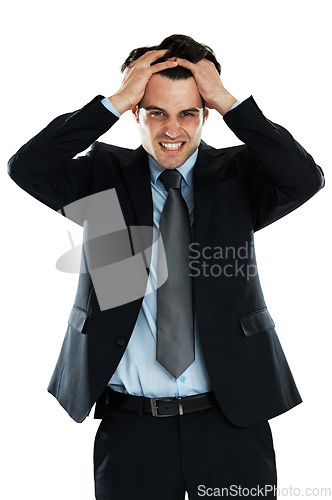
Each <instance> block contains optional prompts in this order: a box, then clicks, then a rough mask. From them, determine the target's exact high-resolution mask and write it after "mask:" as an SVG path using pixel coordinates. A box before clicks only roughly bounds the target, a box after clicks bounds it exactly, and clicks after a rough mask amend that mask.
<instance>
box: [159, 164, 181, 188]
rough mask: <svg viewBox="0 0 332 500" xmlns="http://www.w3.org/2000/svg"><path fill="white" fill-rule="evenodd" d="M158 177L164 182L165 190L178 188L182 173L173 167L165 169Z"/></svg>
mask: <svg viewBox="0 0 332 500" xmlns="http://www.w3.org/2000/svg"><path fill="white" fill-rule="evenodd" d="M159 179H160V180H161V182H162V183H163V184H164V186H165V188H166V189H167V191H168V190H169V189H171V188H175V189H180V188H181V181H182V175H181V174H180V172H178V171H177V170H176V169H175V168H172V169H169V168H167V169H165V170H164V172H162V173H161V174H160V176H159Z"/></svg>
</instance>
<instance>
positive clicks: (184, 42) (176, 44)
mask: <svg viewBox="0 0 332 500" xmlns="http://www.w3.org/2000/svg"><path fill="white" fill-rule="evenodd" d="M162 49H168V51H167V52H166V54H165V55H164V57H161V58H159V59H157V61H155V62H154V63H152V65H154V64H157V63H159V62H163V61H165V60H166V59H169V58H171V57H181V58H182V59H187V60H188V61H190V62H192V63H197V62H198V61H200V60H201V59H204V58H205V59H208V60H209V61H212V62H213V64H214V65H215V67H216V69H217V71H218V73H219V74H220V72H221V67H220V64H219V63H218V61H217V59H216V57H215V55H214V52H213V50H212V49H211V48H210V47H208V46H207V45H203V44H201V43H198V42H196V41H195V40H194V39H193V38H191V37H190V36H186V35H171V36H169V37H167V38H165V39H164V40H163V41H162V42H161V43H160V44H159V45H154V46H151V47H140V48H138V49H134V50H132V51H131V52H130V54H129V56H128V57H127V59H126V60H125V62H124V63H123V64H122V66H121V71H122V72H123V71H124V70H125V69H126V68H127V67H128V66H129V64H130V63H131V62H133V61H136V59H138V58H139V57H141V56H142V55H143V54H145V53H146V52H148V51H149V50H162ZM159 74H160V75H163V76H166V77H167V78H170V79H171V80H187V79H188V78H190V77H191V76H192V73H191V71H189V70H188V69H187V68H184V67H182V66H176V67H175V68H169V69H164V70H163V71H160V72H159Z"/></svg>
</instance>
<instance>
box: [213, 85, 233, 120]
mask: <svg viewBox="0 0 332 500" xmlns="http://www.w3.org/2000/svg"><path fill="white" fill-rule="evenodd" d="M237 101H238V99H236V98H235V97H234V96H232V95H231V94H230V93H229V92H227V90H226V91H225V92H223V93H222V94H220V95H219V96H218V99H217V101H216V103H215V105H214V108H215V109H216V110H217V111H218V113H220V114H221V115H222V116H224V115H225V114H226V113H227V111H229V110H230V109H231V107H232V106H233V104H235V103H236V102H237Z"/></svg>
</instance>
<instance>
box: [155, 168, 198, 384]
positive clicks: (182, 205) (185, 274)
mask: <svg viewBox="0 0 332 500" xmlns="http://www.w3.org/2000/svg"><path fill="white" fill-rule="evenodd" d="M159 179H160V180H161V182H162V183H163V184H164V186H165V187H166V189H167V191H168V196H167V199H166V201H165V205H164V208H163V211H162V214H161V217H160V226H159V230H160V233H161V237H162V241H163V244H164V248H165V254H166V260H167V272H168V277H167V280H166V281H165V283H164V284H163V285H162V286H161V287H159V288H158V289H157V361H158V362H159V363H160V364H161V365H162V366H163V367H164V368H165V369H166V370H167V371H168V372H169V373H170V374H171V375H173V377H175V378H178V377H179V376H180V375H181V373H183V372H184V371H185V370H186V369H187V368H188V366H189V365H191V363H192V362H193V361H194V359H195V344H194V322H193V293H192V278H191V276H190V275H189V272H190V269H189V250H190V249H189V245H190V242H191V235H190V220H189V212H188V207H187V204H186V202H185V200H184V199H183V197H182V194H181V181H182V175H181V174H180V172H178V171H177V170H175V169H167V170H166V169H165V170H164V172H162V174H160V176H159Z"/></svg>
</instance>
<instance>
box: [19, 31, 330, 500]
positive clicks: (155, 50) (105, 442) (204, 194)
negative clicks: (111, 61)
mask: <svg viewBox="0 0 332 500" xmlns="http://www.w3.org/2000/svg"><path fill="white" fill-rule="evenodd" d="M122 69H123V70H124V71H125V73H124V79H123V82H122V84H121V86H120V88H119V90H118V91H117V92H116V93H115V94H113V95H112V96H111V97H110V98H103V97H102V96H97V97H96V98H94V99H93V100H92V101H91V102H90V103H88V104H87V105H85V106H84V107H83V108H82V109H80V110H78V111H76V112H75V113H69V114H65V115H62V116H60V117H58V118H56V119H55V120H54V121H52V122H51V123H50V124H49V125H48V126H47V127H46V128H45V129H44V130H42V131H41V132H40V133H39V134H38V135H37V136H36V137H34V138H33V139H31V141H29V142H28V143H27V144H26V145H25V146H23V147H22V148H21V149H20V150H19V151H18V152H17V153H16V155H14V156H13V157H12V158H11V160H10V161H9V174H10V176H11V177H12V179H13V180H14V181H15V182H16V183H17V184H18V185H19V186H21V187H22V188H23V189H25V190H26V191H27V192H28V193H30V194H31V195H33V196H34V197H36V198H37V199H38V200H40V201H42V202H43V203H45V204H46V205H48V206H50V207H51V208H52V209H54V210H58V211H60V212H61V213H62V214H63V215H66V216H69V215H70V214H71V215H73V213H74V212H75V210H76V207H77V206H78V205H77V203H80V202H78V200H83V201H86V200H89V199H90V200H91V197H93V196H96V195H97V193H101V192H106V191H107V190H114V189H115V191H116V194H117V197H118V200H119V204H120V206H121V211H122V214H123V217H124V220H125V224H126V226H127V227H128V228H134V227H141V228H144V227H151V228H152V227H154V228H155V229H156V230H160V233H161V237H162V243H163V246H161V245H159V246H158V248H156V245H152V246H151V244H152V242H153V241H154V240H153V235H152V233H151V236H149V237H147V239H145V245H143V247H144V248H148V247H150V248H152V250H151V255H150V259H148V260H149V262H148V265H147V267H148V268H149V269H148V274H147V281H146V282H145V286H146V290H147V293H146V295H145V296H144V297H142V296H140V295H139V294H135V293H134V294H133V296H132V300H130V301H127V302H125V303H122V304H119V305H117V306H116V307H107V306H105V305H101V295H100V294H99V292H98V289H97V286H96V285H95V282H94V280H93V272H94V269H93V266H92V265H91V262H92V261H93V259H94V258H95V257H96V255H94V256H93V257H91V256H92V254H93V251H92V250H91V245H90V243H91V241H89V239H90V238H84V246H83V251H82V260H84V262H85V264H86V268H85V271H86V272H85V271H82V272H81V274H80V278H79V284H78V290H77V294H76V297H75V302H74V306H73V309H72V312H71V315H70V318H69V321H68V323H69V325H68V329H67V333H66V337H65V340H64V343H63V347H62V350H61V353H60V356H59V360H58V363H57V366H56V369H55V371H54V374H53V377H52V379H51V382H50V385H49V388H48V390H49V392H51V393H52V394H53V395H54V396H55V397H56V398H57V399H58V401H59V402H60V404H61V405H62V406H63V407H64V408H65V409H66V411H67V412H68V413H69V415H70V416H71V417H72V418H73V419H74V420H75V421H77V422H82V421H83V420H84V419H85V418H86V416H87V415H88V414H89V412H90V410H91V408H92V406H93V405H94V403H97V404H96V410H95V418H102V421H101V424H100V426H99V429H98V432H97V435H96V440H95V450H94V467H95V490H96V499H97V500H106V499H107V500H110V499H112V500H114V499H116V500H118V499H121V500H127V499H133V498H135V499H145V500H152V499H157V498H158V499H160V500H163V499H165V500H166V499H167V500H170V499H172V500H180V499H183V498H184V495H185V491H187V492H188V494H189V498H190V500H192V499H196V498H201V497H202V496H213V495H214V496H221V491H222V489H223V488H225V489H228V494H229V495H230V494H231V492H233V494H234V493H235V494H237V495H239V496H241V491H242V494H243V495H245V496H248V497H250V498H253V497H256V496H259V495H260V496H261V495H262V494H263V495H265V496H271V497H273V496H275V490H274V487H275V486H276V467H275V456H274V450H273V442H272V436H271V431H270V427H269V424H268V419H270V418H272V417H275V416H277V415H279V414H281V413H283V412H285V411H287V410H289V409H290V408H292V407H294V406H295V405H297V404H299V403H300V402H301V397H300V395H299V393H298V390H297V388H296V385H295V383H294V380H293V377H292V374H291V372H290V369H289V367H288V364H287V361H286V358H285V356H284V353H283V350H282V348H281V345H280V343H279V340H278V337H277V334H276V330H275V325H274V322H273V320H272V318H271V316H270V314H269V312H268V309H267V307H266V304H265V300H264V297H263V293H262V290H261V287H260V283H259V277H258V274H257V268H256V260H255V253H254V246H253V233H254V232H255V231H257V230H259V229H262V228H263V227H265V226H267V225H268V224H271V223H272V222H274V221H275V220H277V219H279V218H281V217H283V216H284V215H286V214H287V213H289V212H291V211H292V210H294V209H296V208H297V207H299V206H300V205H301V204H302V203H304V202H305V201H307V200H308V199H309V198H310V197H311V196H313V195H314V194H315V193H316V192H317V191H319V189H321V188H322V187H323V186H324V178H323V173H322V170H321V168H320V167H319V166H317V165H316V164H315V163H314V161H313V159H312V157H311V156H310V155H309V154H308V153H307V152H306V151H305V150H304V149H303V148H302V146H301V145H300V144H298V143H297V142H296V141H295V140H294V139H293V137H292V136H291V134H290V133H289V132H288V131H287V130H286V129H285V128H283V127H282V126H280V125H277V124H275V123H273V122H271V121H270V120H268V119H267V118H265V116H264V115H263V113H262V112H261V110H260V109H259V108H258V106H257V104H256V102H255V101H254V99H253V98H252V96H251V97H249V98H248V99H246V100H245V101H243V102H242V103H240V102H239V101H237V99H236V98H235V97H234V96H233V95H231V94H230V93H229V92H228V91H227V90H226V89H225V88H224V86H223V84H222V81H221V79H220V65H219V63H218V62H217V60H216V58H215V55H214V53H213V51H212V50H211V49H210V48H209V47H207V46H205V45H201V44H198V43H197V42H195V41H194V40H193V39H191V38H190V37H187V36H183V35H173V36H171V37H168V38H166V39H165V40H164V41H163V42H162V43H161V44H160V45H159V46H155V47H150V48H148V47H144V48H140V49H136V50H134V51H132V53H131V54H130V55H129V57H128V58H127V60H126V61H125V63H124V65H123V68H122ZM209 109H215V110H216V111H217V112H218V113H219V114H220V115H221V116H223V119H224V121H225V123H226V124H227V125H228V126H229V127H230V129H231V130H232V131H233V132H234V133H235V134H236V135H237V137H238V138H239V139H240V140H241V141H242V142H243V143H244V144H243V145H240V146H235V147H229V148H222V149H214V148H212V147H210V146H208V145H206V144H205V143H204V142H202V141H201V132H202V127H203V125H204V123H205V121H206V120H207V118H208V114H209ZM129 110H131V111H132V112H133V114H134V119H135V120H136V121H137V123H138V125H139V132H140V137H141V142H142V146H141V147H139V148H138V149H137V150H135V151H132V150H129V149H124V148H119V147H116V146H111V145H107V144H103V143H100V142H96V140H97V139H98V137H100V135H102V134H103V133H105V132H106V131H107V130H108V129H109V128H110V127H111V126H113V125H114V124H115V123H116V122H117V120H118V119H119V116H120V115H122V114H123V113H125V112H126V111H129ZM91 144H93V147H92V149H91V150H90V151H89V153H88V154H87V155H85V156H81V157H78V158H75V157H76V155H77V154H78V153H79V152H81V151H83V150H85V149H87V148H88V147H89V146H90V145H91ZM71 204H73V205H71ZM73 206H74V207H75V210H74V211H73V210H72V211H71V207H73ZM78 212H79V214H78V215H77V213H78ZM78 212H77V211H76V212H75V217H76V219H75V217H73V220H76V221H78V222H79V223H81V224H82V225H83V224H84V227H85V232H88V233H89V235H91V227H94V225H96V224H97V222H96V221H97V219H99V218H105V219H107V217H108V216H107V215H106V217H105V214H104V211H103V210H99V212H98V213H97V217H95V219H94V218H93V217H92V216H91V215H90V214H89V210H88V209H87V208H86V203H85V205H84V210H82V208H80V209H79V210H78ZM113 215H114V217H115V211H114V214H112V216H113ZM91 221H92V222H91ZM89 231H90V232H89ZM133 234H134V233H133V232H131V254H130V255H131V256H132V258H133V256H135V255H136V254H137V251H135V250H137V247H136V248H135V242H134V238H133V236H132V235H133ZM104 236H105V234H104V235H103V237H102V238H101V239H100V240H99V243H100V248H101V247H103V250H105V248H106V251H105V254H107V255H108V253H109V252H112V251H113V249H112V245H110V243H109V242H110V240H109V239H107V238H106V237H104ZM106 236H107V235H106ZM149 238H150V239H149ZM97 239H98V238H97ZM143 239H144V237H143ZM113 241H114V240H113ZM116 241H118V242H119V240H116ZM120 247H121V245H120ZM143 247H142V248H143ZM100 248H99V249H100ZM121 248H122V247H121ZM163 248H164V252H165V254H164V255H165V256H166V261H167V273H166V278H167V279H162V277H163V276H164V274H163V273H164V272H165V269H164V268H163V266H162V256H163ZM95 253H97V254H98V258H100V253H101V252H100V253H98V252H95ZM130 255H127V254H126V255H122V253H121V252H120V255H119V256H118V257H119V258H118V260H119V261H120V260H121V258H122V260H123V261H124V260H125V259H126V258H128V257H130ZM129 261H130V258H129V259H128V265H129ZM96 267H98V266H96ZM99 269H101V270H102V271H101V272H100V273H99V275H100V276H101V278H102V277H103V274H105V268H103V267H102V266H101V265H100V262H99ZM164 278H165V276H164ZM105 281H106V282H107V279H106V280H105ZM123 281H124V280H123ZM126 283H127V282H126ZM108 284H109V285H110V289H111V288H112V286H113V287H114V280H113V282H112V283H108ZM115 284H116V285H117V286H119V287H121V285H123V283H122V275H120V276H119V280H118V282H116V283H115ZM126 286H127V285H126ZM126 286H124V288H126ZM148 290H149V293H148ZM223 491H224V493H223V495H226V493H225V490H223Z"/></svg>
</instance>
